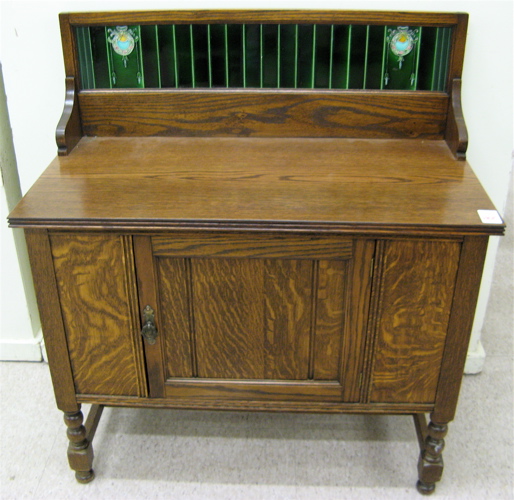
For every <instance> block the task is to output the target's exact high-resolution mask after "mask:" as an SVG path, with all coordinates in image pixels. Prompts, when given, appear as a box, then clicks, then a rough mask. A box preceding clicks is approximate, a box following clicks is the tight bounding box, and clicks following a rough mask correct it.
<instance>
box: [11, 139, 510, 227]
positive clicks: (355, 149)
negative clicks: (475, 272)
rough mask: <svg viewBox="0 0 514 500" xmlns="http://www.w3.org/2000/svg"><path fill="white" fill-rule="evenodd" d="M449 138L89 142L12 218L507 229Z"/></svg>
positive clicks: (108, 223) (66, 222)
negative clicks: (491, 217)
mask: <svg viewBox="0 0 514 500" xmlns="http://www.w3.org/2000/svg"><path fill="white" fill-rule="evenodd" d="M493 209H494V207H493V205H492V204H491V202H490V200H489V198H488V197H487V195H486V194H485V192H484V190H483V188H482V187H481V185H480V183H479V182H478V180H477V179H476V177H475V175H474V174H473V172H472V170H471V169H470V167H469V165H468V164H467V163H466V162H462V161H455V160H454V159H453V157H452V155H451V153H450V151H449V149H448V147H447V145H446V143H445V142H444V141H422V140H376V139H375V140H367V139H284V138H273V139H257V138H252V139H245V138H162V137H147V138H100V137H97V138H89V137H88V138H83V139H82V140H81V141H80V143H79V144H78V146H77V147H76V148H75V149H74V150H73V151H72V153H71V154H70V155H69V156H65V157H57V158H56V159H55V160H54V161H53V162H52V163H51V165H50V166H49V167H48V169H47V170H46V171H45V172H44V173H43V175H42V176H41V177H40V179H39V180H38V181H37V182H36V183H35V185H34V186H33V187H32V188H31V190H30V191H29V192H28V193H27V195H26V196H25V197H24V198H23V200H22V201H21V202H20V203H19V204H18V206H17V207H16V208H15V209H14V211H13V212H12V213H11V214H10V223H11V225H12V226H15V227H16V226H20V227H34V226H38V227H53V228H120V229H140V230H155V229H162V228H166V227H184V228H191V229H194V228H210V229H213V228H220V229H230V228H233V229H238V228H239V229H260V228H264V229H283V230H288V229H297V230H333V231H343V232H345V231H346V232H348V231H370V232H391V233H392V232H394V233H398V232H400V233H401V232H410V233H413V232H414V233H416V232H420V233H427V232H434V233H441V232H443V233H452V232H454V233H456V234H462V233H481V234H501V233H503V230H504V226H503V225H502V224H497V225H493V224H483V223H482V222H481V220H480V218H479V216H478V213H477V210H493Z"/></svg>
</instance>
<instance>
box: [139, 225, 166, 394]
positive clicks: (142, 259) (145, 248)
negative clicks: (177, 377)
mask: <svg viewBox="0 0 514 500" xmlns="http://www.w3.org/2000/svg"><path fill="white" fill-rule="evenodd" d="M133 242H134V260H135V264H136V276H137V291H138V295H139V309H140V311H139V314H140V327H139V328H140V330H139V331H141V328H142V327H143V314H142V312H143V309H144V308H145V307H146V306H147V305H149V306H150V307H152V309H154V311H155V324H156V328H157V332H159V330H160V328H161V318H160V310H161V308H160V307H158V304H159V294H158V287H157V276H156V270H155V265H154V257H153V254H152V240H151V238H150V237H148V236H140V235H136V236H133ZM144 350H145V362H146V363H145V367H146V371H147V376H148V389H149V393H150V395H151V396H152V397H162V396H163V395H164V375H165V365H164V362H163V361H164V340H163V335H159V334H158V335H157V339H156V342H155V344H150V343H148V342H145V346H144Z"/></svg>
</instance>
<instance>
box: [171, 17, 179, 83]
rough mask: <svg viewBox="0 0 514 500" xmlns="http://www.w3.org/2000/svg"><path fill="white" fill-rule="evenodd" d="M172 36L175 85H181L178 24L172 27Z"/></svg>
mask: <svg viewBox="0 0 514 500" xmlns="http://www.w3.org/2000/svg"><path fill="white" fill-rule="evenodd" d="M171 37H172V40H173V70H174V73H175V87H176V88H178V86H179V79H178V77H179V74H178V55H177V29H176V26H175V25H173V26H172V27H171Z"/></svg>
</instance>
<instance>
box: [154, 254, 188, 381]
mask: <svg viewBox="0 0 514 500" xmlns="http://www.w3.org/2000/svg"><path fill="white" fill-rule="evenodd" d="M157 266H158V270H157V276H158V278H159V299H160V310H161V322H162V325H161V335H162V336H163V339H164V358H165V365H166V377H193V376H194V373H193V359H192V349H191V341H192V339H191V333H192V325H191V324H190V320H189V308H188V303H187V302H188V294H187V288H188V287H187V270H186V263H185V260H184V259H168V258H161V259H157Z"/></svg>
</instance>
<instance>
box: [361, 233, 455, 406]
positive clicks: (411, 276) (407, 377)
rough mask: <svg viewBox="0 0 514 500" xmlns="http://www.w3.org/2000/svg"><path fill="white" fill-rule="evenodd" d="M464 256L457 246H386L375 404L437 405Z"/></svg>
mask: <svg viewBox="0 0 514 500" xmlns="http://www.w3.org/2000/svg"><path fill="white" fill-rule="evenodd" d="M459 253H460V243H458V242H451V241H445V242H435V241H434V242H427V241H390V242H387V244H386V248H385V252H384V267H383V279H382V286H381V297H380V308H379V309H380V313H379V314H380V317H379V321H378V325H377V337H376V343H375V359H374V364H373V371H372V383H371V391H370V401H371V402H383V403H385V402H388V403H432V402H434V400H435V394H436V388H437V382H438V377H439V372H440V367H441V360H442V356H443V350H444V345H445V339H446V333H447V329H448V321H449V316H450V309H451V305H452V300H453V290H454V284H455V277H456V273H457V268H458V263H459Z"/></svg>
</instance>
